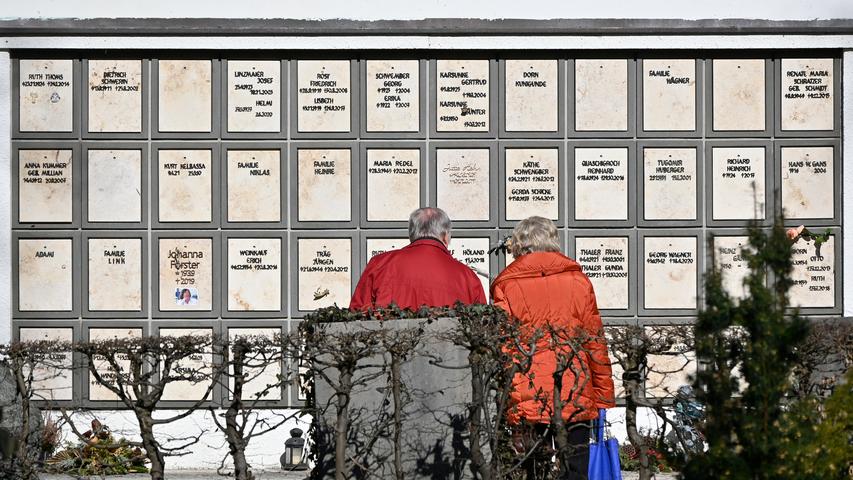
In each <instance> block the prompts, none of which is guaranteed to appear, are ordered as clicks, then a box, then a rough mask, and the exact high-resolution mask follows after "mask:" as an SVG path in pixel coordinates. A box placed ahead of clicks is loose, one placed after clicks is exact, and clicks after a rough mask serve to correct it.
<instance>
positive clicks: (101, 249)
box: [87, 238, 143, 311]
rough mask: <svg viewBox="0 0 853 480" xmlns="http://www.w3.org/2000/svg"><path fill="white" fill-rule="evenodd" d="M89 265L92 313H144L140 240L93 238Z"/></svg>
mask: <svg viewBox="0 0 853 480" xmlns="http://www.w3.org/2000/svg"><path fill="white" fill-rule="evenodd" d="M88 262H89V264H88V267H87V272H88V278H89V281H88V283H89V284H88V286H87V288H88V299H89V303H88V305H89V310H92V311H141V310H142V306H143V305H142V288H143V285H142V268H143V267H142V265H143V259H142V239H141V238H90V239H89V240H88Z"/></svg>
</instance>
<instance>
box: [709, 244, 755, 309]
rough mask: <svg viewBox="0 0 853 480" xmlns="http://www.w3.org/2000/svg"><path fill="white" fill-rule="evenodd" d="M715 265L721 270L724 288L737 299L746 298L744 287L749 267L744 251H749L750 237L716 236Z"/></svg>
mask: <svg viewBox="0 0 853 480" xmlns="http://www.w3.org/2000/svg"><path fill="white" fill-rule="evenodd" d="M713 245H714V265H715V266H716V267H717V268H718V269H719V270H720V273H721V275H722V278H723V288H724V289H725V290H726V292H728V294H729V295H731V296H732V297H734V298H736V299H741V298H744V296H745V295H746V293H747V291H746V288H745V287H744V285H743V281H744V279H746V276H747V275H748V274H749V265H748V264H747V262H746V260H745V259H744V258H743V251H744V250H748V249H749V237H746V236H715V237H714V243H713Z"/></svg>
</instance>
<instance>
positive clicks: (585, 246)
mask: <svg viewBox="0 0 853 480" xmlns="http://www.w3.org/2000/svg"><path fill="white" fill-rule="evenodd" d="M628 241H629V240H628V237H577V238H575V259H576V260H577V262H578V263H579V264H580V265H581V268H582V269H583V272H584V273H585V274H586V276H587V277H588V278H589V280H590V281H591V282H592V285H593V289H594V290H595V296H596V299H597V301H598V308H599V309H602V310H611V309H612V310H624V309H627V308H629V307H630V297H629V288H630V282H629V274H630V270H631V269H630V266H629V265H630V264H629V261H630V260H631V259H630V258H629V253H630V252H629V245H628Z"/></svg>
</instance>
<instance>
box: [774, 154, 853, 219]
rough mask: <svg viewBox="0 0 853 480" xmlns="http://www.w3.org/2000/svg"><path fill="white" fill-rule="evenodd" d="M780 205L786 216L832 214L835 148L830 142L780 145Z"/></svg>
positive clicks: (824, 216)
mask: <svg viewBox="0 0 853 480" xmlns="http://www.w3.org/2000/svg"><path fill="white" fill-rule="evenodd" d="M780 152H781V159H780V161H781V163H782V165H781V169H782V176H781V179H782V185H781V187H782V191H781V195H782V209H783V210H784V212H785V218H786V219H832V218H833V217H834V216H835V202H837V201H841V199H840V198H836V196H835V161H834V159H835V149H834V147H832V146H811V147H794V146H791V147H782V148H781V150H780Z"/></svg>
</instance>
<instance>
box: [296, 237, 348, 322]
mask: <svg viewBox="0 0 853 480" xmlns="http://www.w3.org/2000/svg"><path fill="white" fill-rule="evenodd" d="M352 248H353V244H352V239H350V238H300V239H298V240H297V250H298V251H297V268H298V275H297V279H296V283H297V289H298V309H299V310H301V311H311V310H316V309H318V308H323V307H328V306H332V305H338V306H340V307H345V306H347V305H349V301H350V296H351V295H352Z"/></svg>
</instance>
